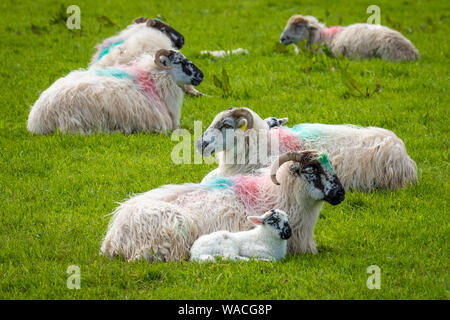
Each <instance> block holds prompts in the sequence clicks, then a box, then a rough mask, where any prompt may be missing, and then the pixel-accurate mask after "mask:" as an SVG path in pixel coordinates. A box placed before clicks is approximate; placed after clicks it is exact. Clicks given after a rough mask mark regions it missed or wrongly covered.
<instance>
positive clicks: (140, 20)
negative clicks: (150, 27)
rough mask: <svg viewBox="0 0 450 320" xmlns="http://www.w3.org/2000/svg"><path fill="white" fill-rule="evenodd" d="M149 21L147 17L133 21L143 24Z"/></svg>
mask: <svg viewBox="0 0 450 320" xmlns="http://www.w3.org/2000/svg"><path fill="white" fill-rule="evenodd" d="M147 20H148V18H146V17H139V18H136V19H134V20H133V23H143V22H146V21H147Z"/></svg>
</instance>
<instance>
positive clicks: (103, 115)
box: [27, 49, 203, 134]
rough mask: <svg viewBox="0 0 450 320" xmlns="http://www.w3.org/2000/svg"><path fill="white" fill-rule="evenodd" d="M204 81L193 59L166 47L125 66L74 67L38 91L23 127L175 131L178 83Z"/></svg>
mask: <svg viewBox="0 0 450 320" xmlns="http://www.w3.org/2000/svg"><path fill="white" fill-rule="evenodd" d="M202 80H203V73H202V72H201V71H200V70H199V69H198V68H197V67H196V66H195V65H194V64H193V63H192V62H191V61H189V60H188V59H186V58H185V57H184V56H183V55H182V54H181V53H180V52H178V51H169V50H165V49H162V50H159V51H158V52H157V53H156V56H155V57H154V58H153V57H152V56H150V55H143V56H141V57H140V58H139V59H137V60H136V61H134V62H133V63H131V64H129V65H117V66H115V67H108V68H90V69H89V70H81V71H73V72H71V73H69V74H68V75H67V76H65V77H63V78H61V79H58V80H57V81H56V82H55V83H53V84H52V85H51V86H50V87H49V88H48V89H47V90H45V91H44V92H43V93H42V94H41V96H40V97H39V99H38V100H37V101H36V103H35V104H34V105H33V107H32V108H31V112H30V114H29V117H28V126H27V128H28V130H29V131H30V132H32V133H35V134H48V133H51V132H55V131H57V130H59V131H61V132H62V133H83V134H89V133H92V132H96V131H100V132H110V131H122V132H124V133H132V132H135V131H168V130H173V129H175V128H178V127H179V124H180V112H181V104H182V101H183V92H182V90H181V89H180V87H179V86H178V85H179V84H188V83H189V84H193V85H198V84H199V83H200V82H201V81H202Z"/></svg>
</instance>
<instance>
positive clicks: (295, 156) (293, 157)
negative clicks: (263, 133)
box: [270, 150, 318, 185]
mask: <svg viewBox="0 0 450 320" xmlns="http://www.w3.org/2000/svg"><path fill="white" fill-rule="evenodd" d="M316 154H318V152H317V151H311V150H308V151H300V152H286V153H283V154H282V155H281V156H279V157H278V159H277V160H276V161H275V162H274V163H273V165H272V168H271V169H270V178H271V179H272V182H273V183H274V184H276V185H280V183H279V182H278V180H277V171H278V168H280V167H281V166H282V165H283V163H285V162H288V161H295V162H300V163H302V162H304V161H305V158H307V157H309V156H312V155H316Z"/></svg>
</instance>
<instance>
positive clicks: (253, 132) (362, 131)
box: [197, 108, 417, 191]
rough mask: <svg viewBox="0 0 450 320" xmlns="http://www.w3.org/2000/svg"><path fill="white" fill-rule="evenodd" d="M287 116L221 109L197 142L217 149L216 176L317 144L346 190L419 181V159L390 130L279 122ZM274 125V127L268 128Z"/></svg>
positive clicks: (206, 150) (250, 169) (204, 150)
mask: <svg viewBox="0 0 450 320" xmlns="http://www.w3.org/2000/svg"><path fill="white" fill-rule="evenodd" d="M286 121H287V118H284V119H281V120H279V119H276V118H275V119H271V118H268V119H266V120H263V119H262V118H261V117H260V116H259V115H258V114H257V113H256V112H254V111H252V110H250V109H248V108H234V109H233V108H230V109H228V110H225V111H222V112H221V113H219V114H218V115H217V116H216V117H215V118H214V120H213V121H212V123H211V125H210V126H209V127H208V129H206V131H205V132H204V133H203V135H202V136H201V138H200V139H198V141H197V150H198V152H199V153H201V154H202V155H203V156H204V157H207V156H210V155H211V154H213V153H216V155H217V159H218V163H219V167H218V168H217V169H215V170H213V171H211V172H210V173H209V174H208V175H207V176H206V177H205V178H204V179H203V181H202V183H205V182H207V181H209V180H210V179H212V178H214V177H216V176H233V175H236V174H238V173H244V174H252V173H254V172H255V170H257V169H259V168H263V167H267V166H270V165H271V163H272V161H273V159H274V157H277V156H278V155H279V154H281V153H284V152H288V151H298V150H308V149H315V150H320V151H324V152H326V153H327V154H328V156H329V158H330V161H331V162H332V164H333V168H334V170H335V171H336V174H337V175H338V177H339V179H340V180H341V182H342V184H343V185H344V187H345V188H346V189H347V190H358V191H371V190H373V189H376V188H380V189H398V188H403V187H405V186H406V185H407V184H408V183H416V182H417V169H416V164H415V162H414V161H413V160H412V159H411V158H410V157H409V155H408V153H407V152H406V148H405V144H404V143H403V141H402V140H401V139H400V138H398V137H397V136H396V135H395V134H394V133H393V132H392V131H389V130H386V129H383V128H377V127H359V126H354V125H329V124H320V123H302V124H298V125H296V126H294V127H292V128H289V127H285V126H279V124H282V123H286ZM270 126H272V128H269V127H270Z"/></svg>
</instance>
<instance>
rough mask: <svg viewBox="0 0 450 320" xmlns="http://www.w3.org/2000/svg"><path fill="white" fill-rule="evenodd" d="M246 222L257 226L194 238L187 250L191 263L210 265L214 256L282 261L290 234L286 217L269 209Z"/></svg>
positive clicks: (277, 211) (281, 212)
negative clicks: (209, 262)
mask: <svg viewBox="0 0 450 320" xmlns="http://www.w3.org/2000/svg"><path fill="white" fill-rule="evenodd" d="M247 219H248V220H249V221H251V222H253V223H254V224H255V225H256V226H257V227H256V228H254V229H252V230H248V231H241V232H235V233H233V232H229V231H217V232H213V233H211V234H207V235H203V236H201V237H200V238H198V239H197V240H196V241H195V242H194V244H193V245H192V248H191V261H199V262H204V261H213V262H214V261H215V257H217V256H220V257H223V258H225V259H229V260H248V259H249V258H255V259H258V260H265V261H277V260H280V259H282V258H284V257H285V256H286V252H287V239H289V238H290V237H291V235H292V230H291V226H290V225H289V218H288V216H287V214H286V213H285V212H283V211H281V210H276V209H272V210H270V211H267V212H266V213H265V214H263V215H262V216H249V217H247Z"/></svg>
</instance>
